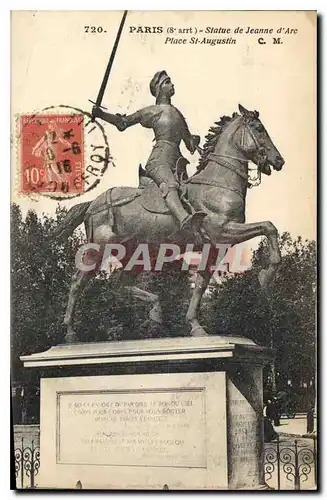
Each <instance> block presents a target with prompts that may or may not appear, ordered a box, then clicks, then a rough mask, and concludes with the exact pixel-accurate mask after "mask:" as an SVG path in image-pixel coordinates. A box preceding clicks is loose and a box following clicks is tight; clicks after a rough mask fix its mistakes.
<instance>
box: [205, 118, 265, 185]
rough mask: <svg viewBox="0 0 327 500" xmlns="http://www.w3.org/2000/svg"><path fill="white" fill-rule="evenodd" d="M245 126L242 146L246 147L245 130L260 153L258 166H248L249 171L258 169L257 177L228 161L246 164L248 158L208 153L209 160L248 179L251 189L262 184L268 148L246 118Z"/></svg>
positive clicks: (243, 125) (243, 124)
mask: <svg viewBox="0 0 327 500" xmlns="http://www.w3.org/2000/svg"><path fill="white" fill-rule="evenodd" d="M240 126H242V127H243V129H242V135H241V147H243V148H244V146H245V131H246V130H247V132H248V133H249V135H250V136H251V139H252V140H253V142H254V144H255V146H256V148H257V151H258V153H259V160H258V163H257V165H256V167H248V171H251V170H256V172H257V175H256V176H255V177H251V175H249V174H245V173H244V172H242V171H241V170H239V169H238V168H237V167H236V166H235V165H232V164H231V163H230V162H228V161H226V160H227V159H231V160H237V161H238V162H240V163H241V165H242V164H243V166H245V164H246V163H248V160H247V159H246V158H244V157H237V156H232V155H226V154H220V153H209V155H208V160H211V161H213V162H215V163H217V164H218V165H221V166H222V167H225V168H228V169H229V170H231V171H232V172H234V173H236V174H237V175H238V176H239V177H241V178H242V179H243V180H246V181H247V182H248V187H249V189H251V188H253V187H257V186H259V185H260V184H261V169H262V167H263V166H264V164H265V163H266V162H267V154H266V149H265V148H264V147H263V146H262V145H261V144H260V142H259V141H258V138H257V137H256V135H255V134H254V133H253V130H252V129H251V127H250V126H249V124H248V123H247V121H246V119H245V120H243V123H242V124H241V125H240ZM237 130H238V128H237V129H236V130H235V132H236V131H237Z"/></svg>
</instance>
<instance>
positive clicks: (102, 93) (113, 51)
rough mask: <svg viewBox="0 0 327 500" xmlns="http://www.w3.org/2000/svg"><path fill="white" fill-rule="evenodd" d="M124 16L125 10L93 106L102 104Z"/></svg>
mask: <svg viewBox="0 0 327 500" xmlns="http://www.w3.org/2000/svg"><path fill="white" fill-rule="evenodd" d="M126 16H127V10H125V12H124V14H123V17H122V20H121V22H120V26H119V29H118V33H117V36H116V40H115V44H114V46H113V49H112V52H111V55H110V59H109V62H108V66H107V69H106V72H105V74H104V77H103V80H102V83H101V87H100V90H99V93H98V97H97V99H96V101H95V104H96V105H97V106H101V103H102V99H103V95H104V93H105V90H106V87H107V83H108V79H109V75H110V71H111V68H112V65H113V62H114V59H115V55H116V52H117V48H118V44H119V40H120V37H121V34H122V31H123V27H124V24H125V19H126Z"/></svg>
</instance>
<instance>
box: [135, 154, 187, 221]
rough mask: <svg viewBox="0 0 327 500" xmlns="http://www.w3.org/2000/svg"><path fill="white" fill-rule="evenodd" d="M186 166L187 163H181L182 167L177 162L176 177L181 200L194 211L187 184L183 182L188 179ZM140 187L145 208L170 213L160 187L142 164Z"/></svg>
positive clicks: (154, 211)
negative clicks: (189, 199)
mask: <svg viewBox="0 0 327 500" xmlns="http://www.w3.org/2000/svg"><path fill="white" fill-rule="evenodd" d="M187 163H188V162H187ZM185 166H186V164H185V163H184V164H182V163H181V166H180V167H179V165H178V164H177V172H176V177H177V179H178V182H179V185H180V188H179V192H180V198H181V201H182V203H183V205H184V206H185V209H186V210H187V211H189V212H192V207H191V205H190V203H189V202H188V200H187V199H186V195H187V191H186V186H185V184H183V182H184V181H185V180H186V179H187V174H186V170H185ZM139 189H140V191H141V199H140V203H141V205H142V207H143V208H144V209H145V210H147V211H148V212H152V213H155V214H169V213H170V211H169V208H168V207H167V205H166V202H165V200H164V198H163V197H162V193H161V191H160V189H159V187H158V186H157V184H156V183H155V182H154V181H153V180H152V179H150V177H148V176H147V175H146V171H145V170H144V169H143V168H142V165H139Z"/></svg>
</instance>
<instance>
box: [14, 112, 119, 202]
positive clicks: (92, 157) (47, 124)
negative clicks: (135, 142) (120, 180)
mask: <svg viewBox="0 0 327 500" xmlns="http://www.w3.org/2000/svg"><path fill="white" fill-rule="evenodd" d="M18 140H19V143H18V151H19V160H18V161H19V179H18V183H19V193H20V194H21V195H28V196H32V197H34V196H40V195H43V196H47V197H50V198H55V199H57V200H63V199H69V198H74V197H76V196H81V195H82V194H84V193H86V192H88V191H90V190H91V189H94V188H95V187H96V186H97V185H98V184H99V183H100V181H101V178H102V177H103V175H104V173H105V172H106V170H107V168H108V166H109V164H113V162H112V158H111V155H110V150H109V143H108V139H107V136H106V134H105V132H104V129H103V127H102V125H101V124H100V123H98V122H97V121H92V116H91V114H90V113H88V112H86V111H83V110H81V109H78V108H74V107H72V106H67V105H59V106H50V107H47V108H44V109H43V110H41V111H40V112H36V113H32V114H31V113H29V114H22V115H20V116H19V132H18Z"/></svg>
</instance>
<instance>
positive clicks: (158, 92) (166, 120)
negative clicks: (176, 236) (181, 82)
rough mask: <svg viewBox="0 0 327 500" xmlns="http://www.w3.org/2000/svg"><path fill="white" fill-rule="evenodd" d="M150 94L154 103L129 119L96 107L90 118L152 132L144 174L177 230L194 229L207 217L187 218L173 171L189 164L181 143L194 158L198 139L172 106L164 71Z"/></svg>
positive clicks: (170, 87) (170, 86)
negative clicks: (137, 126) (159, 192)
mask: <svg viewBox="0 0 327 500" xmlns="http://www.w3.org/2000/svg"><path fill="white" fill-rule="evenodd" d="M150 92H151V94H152V95H153V96H154V97H155V98H156V103H155V104H154V105H152V106H147V107H146V108H143V109H140V110H139V111H136V113H133V114H131V115H127V116H126V115H120V114H111V113H106V112H104V111H103V110H102V109H101V108H100V107H97V106H94V107H93V110H92V114H93V116H95V117H97V118H101V119H102V120H105V121H106V122H108V123H111V124H112V125H115V126H116V127H117V129H118V130H120V131H124V130H126V128H128V127H131V126H132V125H136V124H138V123H140V124H141V125H142V127H145V128H151V129H152V130H153V131H154V138H155V145H154V147H153V149H152V152H151V154H150V157H149V159H148V161H147V164H146V167H145V170H146V174H147V176H148V177H150V178H151V179H152V180H153V181H154V182H155V183H156V184H157V185H158V186H159V188H160V191H161V193H162V196H163V198H164V199H165V201H166V203H167V205H168V208H169V209H170V211H171V213H172V215H173V216H174V218H175V219H176V220H177V222H178V223H179V227H180V229H186V230H189V229H196V228H198V227H199V225H200V224H201V222H202V220H203V218H204V217H205V215H206V214H205V213H204V212H195V213H193V214H192V215H190V214H189V213H188V212H187V211H186V210H185V208H184V206H183V205H182V203H181V201H180V198H179V192H178V188H179V182H178V178H177V172H176V169H177V164H178V162H180V161H181V160H182V162H184V165H186V164H187V163H189V162H188V161H187V160H186V159H185V158H183V156H182V154H181V151H180V148H179V146H180V143H181V141H184V143H185V146H186V147H187V149H188V150H189V152H190V153H191V154H194V152H195V151H196V149H197V147H198V145H199V143H200V137H199V136H198V135H192V134H191V133H190V131H189V128H188V126H187V123H186V120H185V118H184V116H183V115H182V113H181V112H180V111H179V110H178V109H177V108H175V106H173V105H172V104H171V98H172V96H173V95H174V94H175V89H174V85H173V83H172V81H171V79H170V77H169V75H168V74H167V73H166V71H158V72H157V73H156V74H155V75H154V77H153V78H152V80H151V82H150ZM184 168H185V167H184Z"/></svg>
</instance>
